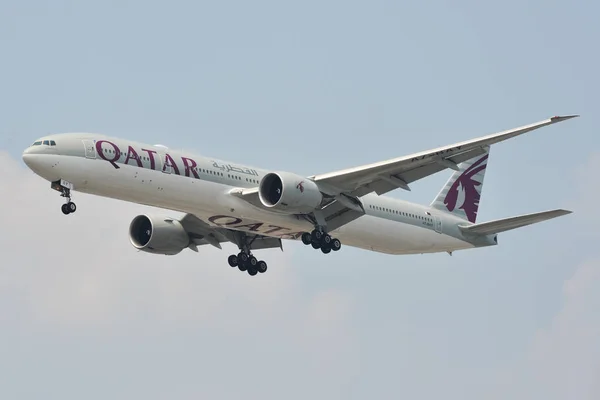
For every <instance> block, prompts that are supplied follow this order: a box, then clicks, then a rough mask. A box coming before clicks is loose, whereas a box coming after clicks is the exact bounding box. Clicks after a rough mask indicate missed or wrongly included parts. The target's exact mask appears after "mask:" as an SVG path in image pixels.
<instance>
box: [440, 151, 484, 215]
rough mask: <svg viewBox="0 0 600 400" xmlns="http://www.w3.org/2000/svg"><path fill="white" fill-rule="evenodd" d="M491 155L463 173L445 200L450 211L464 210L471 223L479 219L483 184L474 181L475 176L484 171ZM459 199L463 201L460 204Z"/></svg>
mask: <svg viewBox="0 0 600 400" xmlns="http://www.w3.org/2000/svg"><path fill="white" fill-rule="evenodd" d="M488 156H489V155H487V154H486V155H485V156H483V157H481V158H480V159H479V160H477V161H476V162H474V163H473V165H471V166H470V167H469V168H467V169H466V170H465V172H463V173H462V174H461V175H460V176H459V177H458V179H456V181H454V183H452V186H450V189H448V193H447V194H446V197H445V198H444V204H445V205H446V208H447V209H448V211H450V212H452V211H454V209H459V210H463V211H464V212H465V214H466V215H467V219H468V220H469V221H470V222H473V223H474V222H475V219H476V218H477V209H478V208H479V199H480V198H481V187H480V186H481V182H478V181H476V180H475V179H474V177H475V175H477V174H478V173H479V172H481V171H483V170H484V169H485V167H487V163H486V161H487V159H488ZM459 197H460V198H461V199H462V203H461V204H457V203H459V201H458V200H459Z"/></svg>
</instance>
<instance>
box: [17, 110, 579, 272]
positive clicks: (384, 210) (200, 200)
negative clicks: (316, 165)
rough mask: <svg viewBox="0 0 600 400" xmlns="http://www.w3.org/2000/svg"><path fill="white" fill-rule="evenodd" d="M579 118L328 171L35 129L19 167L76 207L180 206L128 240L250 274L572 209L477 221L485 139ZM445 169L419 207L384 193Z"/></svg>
mask: <svg viewBox="0 0 600 400" xmlns="http://www.w3.org/2000/svg"><path fill="white" fill-rule="evenodd" d="M575 117H578V115H567V116H555V117H551V118H549V119H546V120H543V121H540V122H537V123H533V124H530V125H524V126H521V127H518V128H514V129H510V130H506V131H503V132H499V133H495V134H491V135H487V136H482V137H479V138H476V139H472V140H468V141H463V142H459V143H455V144H451V145H448V146H442V147H439V148H435V149H431V150H426V151H422V152H418V153H415V154H411V155H407V156H402V157H398V158H394V159H390V160H386V161H381V162H376V163H373V164H368V165H362V166H358V167H353V168H348V169H342V170H339V171H335V172H329V173H324V174H317V175H312V176H308V177H306V176H301V175H298V174H295V173H293V172H288V171H283V170H266V169H259V168H255V167H250V166H247V165H241V164H238V163H232V162H228V161H222V160H219V159H214V158H209V157H203V156H199V155H196V154H190V153H189V152H185V151H177V150H173V149H170V148H168V147H166V146H162V145H149V144H145V143H139V142H135V141H130V140H125V139H120V138H116V137H111V136H106V135H103V134H96V133H60V134H53V135H48V136H45V137H42V138H40V139H38V140H36V141H35V142H34V143H33V144H32V145H31V146H30V147H28V148H27V149H25V151H24V152H23V155H22V158H23V161H24V163H25V164H26V165H27V166H28V167H29V168H30V169H31V170H32V171H33V172H34V173H35V174H37V175H39V176H40V177H42V178H43V179H45V180H47V181H49V182H50V187H51V188H52V189H54V190H56V191H58V192H59V193H60V195H61V196H62V197H64V198H65V202H64V204H63V205H62V212H63V213H64V214H65V215H70V214H72V213H74V212H75V211H76V210H77V207H76V205H75V203H74V202H73V201H72V196H73V192H81V193H87V194H92V195H96V196H103V197H107V198H113V199H119V200H123V201H127V202H133V203H137V204H143V205H149V206H154V207H159V208H162V209H165V210H172V211H173V212H180V213H182V214H183V217H179V218H173V217H169V216H159V215H145V214H143V215H138V216H136V217H135V218H133V220H132V221H131V223H130V225H129V239H130V242H131V244H132V245H133V247H135V248H136V249H138V250H139V251H143V252H148V253H153V254H162V255H176V254H179V253H180V252H182V251H183V250H185V249H190V250H192V251H195V252H198V246H202V245H212V246H214V247H217V248H219V249H222V246H221V244H223V243H232V244H234V245H236V246H237V248H238V249H239V252H237V254H232V255H230V256H229V257H228V264H229V265H230V266H231V267H234V268H235V267H237V268H238V269H239V270H240V271H247V273H248V274H249V275H251V276H254V275H256V274H257V273H264V272H266V271H267V263H266V262H265V261H263V260H259V259H257V258H256V257H255V255H254V253H253V251H255V250H260V249H273V248H279V249H281V250H282V251H283V241H284V240H294V241H298V240H301V241H302V243H304V244H305V245H307V246H311V247H312V248H314V249H317V250H320V251H321V252H322V253H324V254H329V253H331V252H337V251H339V250H340V249H341V246H342V243H344V245H347V246H353V247H356V248H361V249H365V250H370V251H374V252H379V253H386V254H425V253H438V252H447V253H449V254H450V255H452V253H453V252H454V251H457V250H465V249H472V248H480V247H486V246H494V245H497V244H498V234H499V233H501V232H504V231H509V230H512V229H516V228H520V227H523V226H526V225H530V224H534V223H538V222H541V221H545V220H549V219H552V218H556V217H560V216H563V215H566V214H569V213H571V211H568V210H563V209H555V210H549V211H543V212H537V213H533V214H525V215H520V216H516V217H510V218H504V219H499V220H494V221H489V222H483V223H481V222H477V213H478V209H479V203H480V199H481V190H482V187H483V182H484V176H485V171H486V168H487V163H488V158H489V153H490V147H491V145H493V144H496V143H499V142H502V141H504V140H507V139H510V138H514V137H516V136H519V135H522V134H524V133H526V132H529V131H533V130H535V129H539V128H541V127H544V126H547V125H552V124H556V123H558V122H562V121H565V120H568V119H571V118H575ZM446 169H450V170H452V171H453V172H452V174H451V176H450V178H449V179H448V181H447V182H446V184H445V185H444V186H443V187H442V189H441V190H440V192H439V193H438V195H437V196H436V197H435V198H434V199H433V201H432V202H431V204H429V205H421V204H415V203H410V202H408V201H404V200H401V199H396V198H392V197H389V196H384V194H386V193H388V192H390V191H392V190H395V189H403V190H407V191H410V190H411V188H410V186H409V185H410V184H411V183H413V182H415V181H417V180H419V179H423V178H425V177H427V176H430V175H433V174H435V173H438V172H440V171H443V170H446Z"/></svg>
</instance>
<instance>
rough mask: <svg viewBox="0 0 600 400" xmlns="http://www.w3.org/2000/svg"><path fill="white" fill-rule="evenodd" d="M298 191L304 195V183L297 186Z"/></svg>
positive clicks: (301, 182)
mask: <svg viewBox="0 0 600 400" xmlns="http://www.w3.org/2000/svg"><path fill="white" fill-rule="evenodd" d="M296 189H298V190H299V191H300V193H304V181H300V183H298V184H297V185H296Z"/></svg>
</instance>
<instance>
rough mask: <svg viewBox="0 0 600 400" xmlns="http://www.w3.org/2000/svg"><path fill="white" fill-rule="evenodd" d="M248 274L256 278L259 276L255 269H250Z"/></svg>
mask: <svg viewBox="0 0 600 400" xmlns="http://www.w3.org/2000/svg"><path fill="white" fill-rule="evenodd" d="M248 274H249V275H250V276H254V275H256V274H258V270H257V269H256V268H254V267H250V268H248Z"/></svg>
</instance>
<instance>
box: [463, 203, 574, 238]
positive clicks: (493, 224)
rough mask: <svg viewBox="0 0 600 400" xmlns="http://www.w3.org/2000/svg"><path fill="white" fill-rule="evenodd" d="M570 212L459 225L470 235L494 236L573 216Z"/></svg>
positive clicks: (553, 212)
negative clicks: (553, 219)
mask: <svg viewBox="0 0 600 400" xmlns="http://www.w3.org/2000/svg"><path fill="white" fill-rule="evenodd" d="M571 213H572V211H569V210H562V209H557V210H550V211H542V212H538V213H533V214H526V215H519V216H516V217H510V218H503V219H498V220H495V221H489V222H482V223H479V224H473V225H459V226H458V227H459V228H460V230H461V231H463V232H464V233H469V234H477V235H492V234H495V233H500V232H505V231H509V230H512V229H516V228H521V227H523V226H527V225H531V224H536V223H538V222H542V221H547V220H549V219H552V218H557V217H561V216H563V215H567V214H571Z"/></svg>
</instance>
